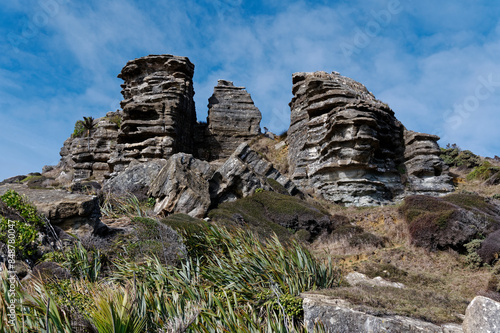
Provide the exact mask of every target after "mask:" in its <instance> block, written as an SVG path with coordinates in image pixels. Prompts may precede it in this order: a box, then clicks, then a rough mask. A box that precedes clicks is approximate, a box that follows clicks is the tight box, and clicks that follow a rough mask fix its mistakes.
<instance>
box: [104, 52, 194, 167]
mask: <svg viewBox="0 0 500 333" xmlns="http://www.w3.org/2000/svg"><path fill="white" fill-rule="evenodd" d="M193 74H194V65H193V64H192V63H191V62H190V61H189V59H188V58H186V57H179V56H173V55H150V56H146V57H143V58H139V59H135V60H132V61H129V62H128V63H127V65H126V66H125V67H124V68H123V69H122V71H121V73H120V74H119V75H118V77H119V78H121V79H123V80H124V81H125V82H124V84H123V85H122V88H123V90H122V95H123V98H124V99H123V101H122V102H121V107H122V109H123V121H122V124H121V128H120V132H119V134H118V144H117V146H116V151H115V153H114V154H113V156H112V157H111V159H110V160H109V161H108V163H109V164H110V166H111V167H112V169H113V171H121V170H123V169H124V168H125V167H126V166H127V165H128V164H129V163H130V162H132V161H134V160H137V161H139V162H145V161H148V160H151V159H156V158H168V157H169V156H171V155H173V154H175V153H177V152H186V153H191V152H192V151H193V149H194V147H193V136H194V126H195V123H196V111H195V106H194V100H193V96H194V89H193V81H192V79H193Z"/></svg>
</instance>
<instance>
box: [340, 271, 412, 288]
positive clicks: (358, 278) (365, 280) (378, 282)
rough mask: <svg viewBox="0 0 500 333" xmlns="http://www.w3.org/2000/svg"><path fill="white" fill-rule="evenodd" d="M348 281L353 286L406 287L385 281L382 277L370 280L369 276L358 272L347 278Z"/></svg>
mask: <svg viewBox="0 0 500 333" xmlns="http://www.w3.org/2000/svg"><path fill="white" fill-rule="evenodd" d="M345 279H346V281H347V282H348V283H349V284H350V285H351V286H357V285H360V284H364V285H369V286H372V287H392V288H405V285H404V284H402V283H398V282H391V281H387V280H384V279H383V278H381V277H380V276H377V277H375V278H373V279H370V278H369V277H368V276H366V275H365V274H362V273H358V272H351V273H349V274H347V276H346V277H345Z"/></svg>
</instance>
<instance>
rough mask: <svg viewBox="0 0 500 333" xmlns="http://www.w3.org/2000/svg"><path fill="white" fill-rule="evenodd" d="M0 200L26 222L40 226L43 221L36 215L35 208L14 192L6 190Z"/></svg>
mask: <svg viewBox="0 0 500 333" xmlns="http://www.w3.org/2000/svg"><path fill="white" fill-rule="evenodd" d="M0 199H1V200H2V201H3V202H4V203H5V204H6V205H7V206H8V207H11V208H13V209H15V210H17V211H18V212H19V214H20V215H21V216H22V217H24V218H25V219H26V221H27V222H31V223H33V224H34V225H35V226H42V225H43V224H44V221H43V219H42V218H41V216H40V215H39V214H38V213H37V210H36V207H35V206H34V205H32V204H31V203H29V202H28V200H27V199H26V198H25V197H23V196H21V195H20V194H19V193H17V192H16V191H14V190H8V191H7V192H5V194H4V195H2V196H1V197H0Z"/></svg>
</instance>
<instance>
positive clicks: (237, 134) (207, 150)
mask: <svg viewBox="0 0 500 333" xmlns="http://www.w3.org/2000/svg"><path fill="white" fill-rule="evenodd" d="M208 108H209V110H208V117H207V127H206V130H205V137H204V138H203V140H204V141H205V142H200V143H201V146H202V147H201V149H200V155H201V156H202V157H205V158H206V159H207V160H210V161H213V160H217V159H227V158H228V157H229V156H231V154H232V153H233V152H234V151H235V150H236V148H238V146H239V145H240V144H241V143H243V142H246V141H249V140H251V139H253V138H254V137H256V136H257V135H259V134H260V121H261V119H262V115H261V113H260V111H259V109H258V108H257V107H256V106H255V105H254V103H253V100H252V97H251V96H250V94H249V93H248V92H247V91H246V90H245V88H244V87H236V86H234V84H233V82H230V81H226V80H219V81H218V84H217V86H215V88H214V93H213V95H212V97H210V99H209V100H208Z"/></svg>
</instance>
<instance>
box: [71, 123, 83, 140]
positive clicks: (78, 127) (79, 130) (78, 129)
mask: <svg viewBox="0 0 500 333" xmlns="http://www.w3.org/2000/svg"><path fill="white" fill-rule="evenodd" d="M83 134H85V126H83V120H77V121H76V123H75V129H74V130H73V134H71V137H73V138H77V137H81V136H83Z"/></svg>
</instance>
